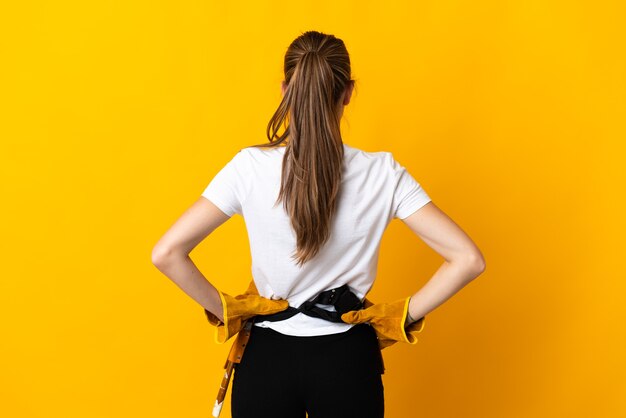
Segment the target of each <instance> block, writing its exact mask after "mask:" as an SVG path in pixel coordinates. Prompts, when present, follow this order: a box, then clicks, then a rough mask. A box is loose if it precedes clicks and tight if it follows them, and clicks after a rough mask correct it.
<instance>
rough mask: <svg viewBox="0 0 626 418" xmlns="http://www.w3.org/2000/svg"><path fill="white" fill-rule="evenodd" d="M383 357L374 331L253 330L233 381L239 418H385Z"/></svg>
mask: <svg viewBox="0 0 626 418" xmlns="http://www.w3.org/2000/svg"><path fill="white" fill-rule="evenodd" d="M382 367H383V364H382V356H381V352H380V349H379V348H378V340H377V339H376V333H375V331H374V328H372V327H371V326H370V325H369V324H366V323H362V324H358V325H355V326H353V327H352V328H350V329H349V330H348V331H345V332H341V333H337V334H330V335H316V336H309V337H298V336H292V335H285V334H282V333H280V332H277V331H274V330H273V329H271V328H260V327H257V326H253V327H252V331H251V334H250V340H249V341H248V345H247V347H246V348H245V351H244V353H243V357H242V359H241V363H235V372H234V374H233V376H232V382H231V383H232V386H231V390H232V392H231V411H232V417H233V418H252V417H254V418H264V417H268V418H270V417H271V418H305V416H306V414H307V413H308V416H309V418H335V417H341V418H381V417H383V416H384V396H383V395H384V389H383V383H382V376H381V373H382V372H383V369H382Z"/></svg>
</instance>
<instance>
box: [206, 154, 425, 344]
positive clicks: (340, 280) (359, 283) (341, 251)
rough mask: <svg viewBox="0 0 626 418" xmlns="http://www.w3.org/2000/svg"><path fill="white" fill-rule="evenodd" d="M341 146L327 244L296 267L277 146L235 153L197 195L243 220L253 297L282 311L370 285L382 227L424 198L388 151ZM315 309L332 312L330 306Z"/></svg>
mask: <svg viewBox="0 0 626 418" xmlns="http://www.w3.org/2000/svg"><path fill="white" fill-rule="evenodd" d="M343 148H344V160H343V174H342V180H341V186H340V189H339V194H338V202H337V210H336V212H335V214H334V215H333V218H332V222H331V229H330V236H329V239H328V241H327V242H326V243H325V244H324V245H323V247H322V248H321V249H320V251H319V253H318V254H316V255H315V257H314V258H312V259H311V260H309V261H308V262H307V263H305V264H304V265H303V266H302V267H300V266H298V265H297V264H296V262H295V260H294V259H293V257H292V254H293V253H294V251H295V249H296V236H295V234H294V232H293V229H292V227H291V225H290V219H289V216H288V214H287V213H286V212H285V210H284V208H283V205H282V204H276V199H277V196H278V193H279V190H280V181H281V168H282V160H283V157H284V154H285V147H276V148H266V149H264V148H255V147H248V148H244V149H242V150H241V151H239V152H238V153H237V154H236V155H235V156H234V157H233V158H232V159H231V160H230V161H229V162H228V163H227V164H226V165H225V166H224V167H223V168H222V170H220V172H218V174H217V175H216V176H215V177H214V178H213V179H212V180H211V182H210V184H209V185H208V186H207V187H206V189H205V190H204V192H203V193H202V196H204V197H205V198H207V199H209V200H210V201H211V202H213V203H214V204H215V205H216V206H218V207H219V208H220V209H221V210H222V211H223V212H224V213H226V214H227V215H229V216H232V215H234V214H235V213H238V214H240V215H242V216H243V217H244V220H245V223H246V228H247V231H248V238H249V242H250V251H251V257H252V276H253V279H254V282H255V284H256V287H257V289H258V291H259V294H260V295H261V296H264V297H266V298H269V299H286V300H288V301H289V305H290V306H294V307H299V306H301V305H302V304H303V303H304V302H306V301H307V300H311V299H313V298H314V297H315V296H316V295H318V294H319V293H320V292H322V291H324V290H327V289H331V288H335V287H339V286H341V285H343V284H347V285H348V286H349V287H350V289H351V290H352V291H353V292H354V293H355V294H356V295H357V296H358V297H359V298H360V299H363V298H364V297H365V295H366V294H367V293H368V292H369V290H370V289H371V287H372V285H373V283H374V279H375V276H376V271H377V263H378V254H379V248H380V241H381V239H382V235H383V233H384V231H385V229H386V227H387V225H388V224H389V222H391V220H392V219H394V218H399V219H403V218H405V217H407V216H409V215H410V214H412V213H413V212H415V211H416V210H418V209H419V208H421V207H422V206H423V205H425V204H426V203H428V202H429V201H430V198H429V196H428V195H427V193H426V192H425V191H424V189H423V188H422V187H421V186H420V184H419V183H418V182H417V181H416V180H415V178H414V177H413V176H412V175H411V174H410V173H409V172H408V171H406V169H405V168H404V167H403V166H402V165H401V164H399V163H398V162H397V161H396V160H395V159H394V157H393V155H392V154H391V153H389V152H366V151H363V150H360V149H358V148H354V147H351V146H349V145H347V144H345V143H343ZM319 306H320V307H322V308H325V309H328V310H331V311H333V310H334V307H333V306H332V305H319ZM255 325H257V326H261V327H269V328H273V329H275V330H276V331H279V332H281V333H283V334H288V335H296V336H311V335H324V334H333V333H337V332H343V331H346V330H348V329H349V328H351V327H353V326H354V324H346V323H337V322H330V321H326V320H324V319H321V318H315V317H311V316H308V315H305V314H303V313H298V314H296V315H295V316H293V317H291V318H288V319H286V320H282V321H264V322H259V323H256V324H255Z"/></svg>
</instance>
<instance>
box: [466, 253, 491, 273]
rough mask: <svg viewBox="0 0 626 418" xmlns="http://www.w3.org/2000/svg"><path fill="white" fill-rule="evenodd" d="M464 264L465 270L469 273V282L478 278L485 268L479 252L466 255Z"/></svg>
mask: <svg viewBox="0 0 626 418" xmlns="http://www.w3.org/2000/svg"><path fill="white" fill-rule="evenodd" d="M464 263H465V265H466V266H467V269H468V270H469V271H470V272H471V273H470V275H471V277H472V279H471V280H474V279H475V278H477V277H478V276H480V275H481V274H482V273H483V272H484V271H485V268H486V267H487V264H486V263H485V258H484V257H483V255H482V254H481V253H480V251H478V252H472V253H470V254H469V255H467V257H466V258H465V262H464Z"/></svg>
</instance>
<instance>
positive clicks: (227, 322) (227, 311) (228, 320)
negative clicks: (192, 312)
mask: <svg viewBox="0 0 626 418" xmlns="http://www.w3.org/2000/svg"><path fill="white" fill-rule="evenodd" d="M217 292H218V293H219V295H220V299H221V300H222V306H223V310H224V311H223V312H224V315H223V316H224V322H222V321H220V320H219V318H218V317H217V316H215V315H214V314H212V313H211V312H209V311H207V310H206V309H205V310H204V313H205V314H206V317H207V319H208V320H209V323H211V325H215V326H216V327H217V328H216V330H215V342H216V343H218V344H224V343H225V342H226V341H228V340H229V339H230V338H231V337H232V336H233V335H235V334H237V333H238V332H239V331H240V330H241V329H242V328H243V326H244V325H245V322H246V321H247V320H248V319H250V318H252V317H253V316H256V315H270V314H273V313H276V312H280V311H284V310H285V309H287V308H288V307H289V301H287V300H286V299H278V300H274V299H267V298H264V297H263V296H259V292H258V291H257V288H256V286H255V284H254V280H252V281H251V282H250V285H249V286H248V289H247V290H246V291H245V292H244V293H242V294H240V295H237V296H234V297H233V296H231V295H229V294H228V293H224V292H222V291H220V290H219V289H218V290H217Z"/></svg>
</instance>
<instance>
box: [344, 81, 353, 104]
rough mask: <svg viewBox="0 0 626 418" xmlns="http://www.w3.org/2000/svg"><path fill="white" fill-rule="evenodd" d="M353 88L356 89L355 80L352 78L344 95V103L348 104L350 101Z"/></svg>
mask: <svg viewBox="0 0 626 418" xmlns="http://www.w3.org/2000/svg"><path fill="white" fill-rule="evenodd" d="M352 90H354V80H350V82H349V83H348V86H347V87H346V91H345V93H344V96H343V104H344V105H347V104H348V103H350V98H351V97H352Z"/></svg>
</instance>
